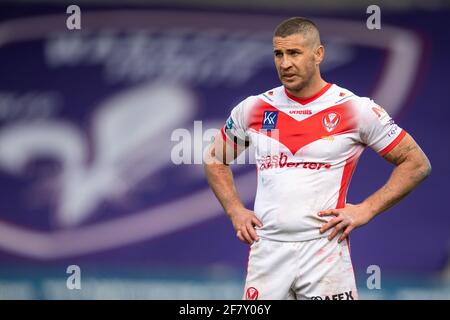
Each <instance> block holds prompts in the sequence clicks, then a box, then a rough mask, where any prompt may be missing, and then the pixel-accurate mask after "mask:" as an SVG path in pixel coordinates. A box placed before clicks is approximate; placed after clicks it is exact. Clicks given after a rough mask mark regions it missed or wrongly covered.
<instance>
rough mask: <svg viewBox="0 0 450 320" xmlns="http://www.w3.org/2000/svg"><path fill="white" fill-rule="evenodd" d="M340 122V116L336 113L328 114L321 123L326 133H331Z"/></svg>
mask: <svg viewBox="0 0 450 320" xmlns="http://www.w3.org/2000/svg"><path fill="white" fill-rule="evenodd" d="M339 121H341V116H340V115H339V114H338V113H336V112H330V113H328V114H326V115H325V116H324V117H323V120H322V123H323V126H324V127H325V129H326V130H327V131H328V132H331V131H333V130H334V129H335V128H336V127H337V125H338V124H339Z"/></svg>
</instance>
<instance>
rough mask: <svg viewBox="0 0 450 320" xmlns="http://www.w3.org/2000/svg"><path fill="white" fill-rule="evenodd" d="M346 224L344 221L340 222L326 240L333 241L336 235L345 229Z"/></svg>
mask: <svg viewBox="0 0 450 320" xmlns="http://www.w3.org/2000/svg"><path fill="white" fill-rule="evenodd" d="M347 225H348V224H347V223H346V222H345V221H341V222H340V223H339V224H338V225H337V226H336V227H335V228H334V229H333V232H331V234H330V235H329V236H328V240H333V239H334V237H336V235H337V234H338V233H339V232H341V230H342V229H344V228H345V227H347Z"/></svg>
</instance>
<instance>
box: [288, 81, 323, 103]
mask: <svg viewBox="0 0 450 320" xmlns="http://www.w3.org/2000/svg"><path fill="white" fill-rule="evenodd" d="M326 85H327V82H326V81H325V80H323V79H322V78H321V77H320V76H319V77H318V78H317V79H315V80H313V81H311V82H310V83H309V85H308V86H306V87H304V88H302V89H301V90H296V91H293V90H289V89H286V90H287V91H288V92H289V93H290V94H291V95H293V96H295V97H297V98H300V99H307V98H309V97H312V96H314V95H315V94H316V93H317V92H319V91H320V90H322V88H323V87H325V86H326Z"/></svg>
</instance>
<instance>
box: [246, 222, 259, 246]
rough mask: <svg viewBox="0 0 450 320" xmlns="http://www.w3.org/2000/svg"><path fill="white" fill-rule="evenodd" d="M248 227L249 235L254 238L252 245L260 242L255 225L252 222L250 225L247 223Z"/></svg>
mask: <svg viewBox="0 0 450 320" xmlns="http://www.w3.org/2000/svg"><path fill="white" fill-rule="evenodd" d="M246 227H247V231H248V234H249V235H250V237H251V238H252V242H251V243H253V241H258V240H259V237H258V235H257V234H256V231H255V228H254V227H253V224H252V223H251V222H249V223H247V225H246Z"/></svg>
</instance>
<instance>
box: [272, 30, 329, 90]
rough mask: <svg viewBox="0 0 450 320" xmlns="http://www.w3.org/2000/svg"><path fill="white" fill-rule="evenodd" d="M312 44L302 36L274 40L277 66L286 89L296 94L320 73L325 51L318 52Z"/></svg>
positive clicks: (294, 35)
mask: <svg viewBox="0 0 450 320" xmlns="http://www.w3.org/2000/svg"><path fill="white" fill-rule="evenodd" d="M312 42H313V41H311V40H309V39H305V37H304V36H303V35H302V34H293V35H290V36H287V37H284V38H282V37H274V38H273V50H274V59H275V66H276V68H277V72H278V76H279V77H280V80H281V83H282V84H283V85H284V87H285V88H286V89H288V90H290V91H294V92H295V91H299V90H301V89H303V88H304V87H306V86H307V85H308V83H309V82H310V81H311V78H312V77H313V75H314V74H315V73H316V72H318V68H317V65H318V63H320V61H321V60H322V56H321V53H322V54H323V51H321V52H318V50H317V45H314V43H312ZM322 50H323V49H322ZM319 51H320V50H319Z"/></svg>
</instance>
